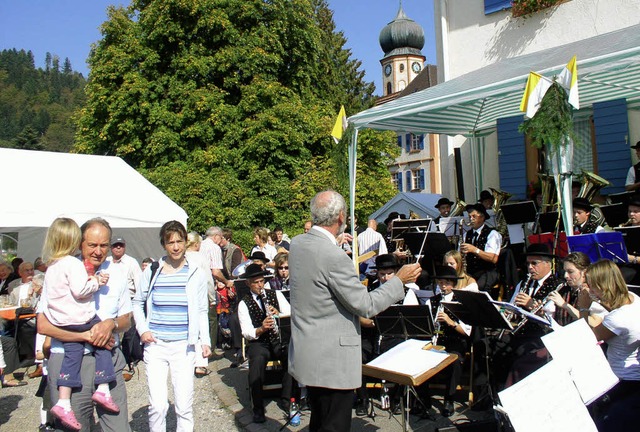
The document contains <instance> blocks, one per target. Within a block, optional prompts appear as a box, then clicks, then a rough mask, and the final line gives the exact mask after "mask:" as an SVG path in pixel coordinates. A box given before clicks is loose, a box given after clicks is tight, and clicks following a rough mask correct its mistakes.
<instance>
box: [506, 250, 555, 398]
mask: <svg viewBox="0 0 640 432" xmlns="http://www.w3.org/2000/svg"><path fill="white" fill-rule="evenodd" d="M525 256H526V263H527V272H528V275H527V278H526V279H525V280H523V281H521V282H520V283H518V285H517V286H516V290H515V292H514V294H513V296H512V297H511V303H512V304H515V305H516V306H520V307H521V308H523V309H525V310H527V311H532V310H534V309H536V308H537V307H538V306H539V305H540V303H541V302H542V301H544V300H545V298H546V297H547V295H549V293H550V292H551V291H553V290H555V289H557V288H558V287H559V286H560V285H561V284H562V282H563V281H562V280H560V279H558V278H557V277H556V276H555V275H554V274H553V273H552V271H551V269H552V263H553V259H554V258H555V255H553V254H552V253H551V249H550V248H549V246H548V245H546V244H544V243H533V244H531V245H529V247H528V248H527V251H526V253H525ZM555 310H556V308H555V304H554V303H553V302H547V304H545V305H544V307H543V308H542V309H541V310H540V311H538V314H539V315H542V314H543V313H547V314H549V315H551V316H553V315H554V313H555ZM548 329H549V328H548V327H545V326H542V325H540V324H536V323H535V322H532V321H531V320H528V321H527V323H526V324H525V325H524V326H523V327H522V328H521V329H520V330H518V332H517V333H516V334H514V335H512V337H511V340H510V341H509V346H510V350H509V352H510V355H509V356H508V357H507V359H508V361H507V366H508V365H511V367H510V370H509V368H508V367H507V368H503V369H502V370H504V371H506V370H509V375H508V377H507V378H506V386H507V387H508V386H509V385H511V384H513V383H515V382H517V381H520V380H521V379H522V378H524V377H526V376H527V375H529V374H530V373H531V372H533V371H535V370H536V369H538V368H539V367H540V366H542V365H543V364H545V363H547V361H548V360H549V359H548V355H547V353H546V351H544V350H543V349H544V344H543V343H542V339H540V338H541V337H542V336H544V335H545V334H546V333H547V332H548Z"/></svg>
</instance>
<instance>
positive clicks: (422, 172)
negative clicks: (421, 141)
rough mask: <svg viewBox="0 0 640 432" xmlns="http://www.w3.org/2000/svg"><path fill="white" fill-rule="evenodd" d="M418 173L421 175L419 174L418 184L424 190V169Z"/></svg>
mask: <svg viewBox="0 0 640 432" xmlns="http://www.w3.org/2000/svg"><path fill="white" fill-rule="evenodd" d="M423 138H424V136H423ZM418 174H419V175H418V183H420V184H419V185H418V187H419V188H420V189H421V190H424V169H421V170H420V171H419V172H418Z"/></svg>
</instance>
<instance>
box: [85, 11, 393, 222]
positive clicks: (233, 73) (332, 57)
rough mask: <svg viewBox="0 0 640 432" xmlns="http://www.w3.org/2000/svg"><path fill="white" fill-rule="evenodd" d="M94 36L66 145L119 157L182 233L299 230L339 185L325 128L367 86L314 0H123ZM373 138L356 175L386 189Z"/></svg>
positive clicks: (353, 107) (362, 101) (366, 98)
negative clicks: (161, 200)
mask: <svg viewBox="0 0 640 432" xmlns="http://www.w3.org/2000/svg"><path fill="white" fill-rule="evenodd" d="M101 30H102V39H101V40H100V41H98V43H97V44H96V45H95V46H94V48H93V50H92V52H91V54H90V57H89V59H88V63H89V65H90V67H91V75H90V80H89V82H88V84H87V87H86V94H87V103H86V105H85V107H84V108H83V109H82V110H81V111H80V113H79V116H78V123H77V125H78V133H77V135H76V150H77V151H79V152H85V153H95V154H111V155H118V156H120V157H123V158H124V159H125V160H126V161H127V162H128V163H130V164H131V165H132V166H134V167H136V168H138V169H140V170H141V172H142V173H143V174H144V175H145V176H147V178H149V179H150V180H151V181H152V182H154V183H155V184H156V185H158V186H159V187H161V188H162V189H163V190H164V191H165V192H166V193H167V194H168V195H169V196H170V197H172V198H173V199H174V200H175V201H176V202H178V204H180V205H182V206H183V207H184V208H185V210H187V212H188V213H189V215H190V224H191V228H195V229H200V230H202V229H204V228H206V227H207V226H208V225H210V224H211V223H213V222H215V223H217V224H220V225H226V226H230V227H231V228H234V229H236V230H238V229H250V228H251V227H252V226H255V225H266V226H271V227H272V226H273V225H276V224H277V225H282V226H285V227H294V226H295V227H298V226H299V225H300V223H301V221H302V220H304V219H305V218H306V217H307V215H306V211H307V207H308V201H309V199H310V197H311V196H312V195H313V194H314V193H315V192H317V191H318V190H320V189H323V188H325V187H337V188H339V187H340V184H338V182H337V181H336V172H337V171H338V168H339V167H337V166H336V164H335V163H334V162H333V161H332V158H331V157H330V156H331V153H332V149H333V141H332V140H331V138H330V137H329V133H330V131H331V128H332V125H333V122H334V120H335V116H336V114H337V112H338V110H339V107H340V105H341V104H344V105H345V106H347V107H348V109H349V110H350V112H351V113H353V112H356V111H358V110H360V109H364V108H366V107H368V106H370V104H371V100H372V93H373V85H372V84H370V83H366V82H364V76H363V73H362V72H361V71H359V70H358V69H359V67H360V64H359V62H357V61H354V60H351V59H350V52H348V51H347V50H345V49H344V47H343V46H344V43H345V39H344V36H343V35H341V34H340V33H335V26H334V24H333V22H332V14H331V11H330V10H329V9H328V7H327V4H326V2H325V1H324V0H271V1H268V2H267V1H263V0H189V1H184V0H164V1H152V0H133V1H132V3H131V5H130V6H129V7H127V8H122V7H118V8H116V7H110V8H109V10H108V20H107V21H106V22H105V23H104V24H103V25H102V28H101ZM378 137H380V135H378ZM365 141H366V139H365ZM374 141H375V144H372V148H375V151H372V153H371V154H372V155H375V154H377V155H378V156H377V158H376V157H373V156H372V157H371V158H369V160H368V163H371V164H372V165H371V167H370V168H371V169H367V170H366V172H365V173H364V174H363V175H364V176H367V175H369V176H372V177H374V178H375V181H374V183H375V182H379V183H380V184H382V185H383V186H382V187H381V189H380V190H382V191H386V190H387V188H386V185H387V184H389V185H390V182H389V175H388V173H387V172H386V169H385V162H386V161H385V160H384V158H383V157H382V156H381V155H382V154H383V153H384V152H383V151H382V150H381V148H383V147H384V148H385V149H386V148H387V147H389V146H388V145H386V144H384V142H382V141H381V140H380V139H377V140H376V139H372V142H374ZM390 142H391V143H393V142H395V139H393V140H390ZM365 145H366V142H365ZM343 163H344V164H346V163H347V161H346V157H345V158H344V160H343ZM378 168H381V170H379V169H378ZM315 170H322V172H321V173H316V172H314V171H315ZM382 171H384V173H383V175H381V173H382ZM387 198H388V197H385V198H384V199H383V201H382V202H384V200H386V199H387ZM378 205H379V203H378Z"/></svg>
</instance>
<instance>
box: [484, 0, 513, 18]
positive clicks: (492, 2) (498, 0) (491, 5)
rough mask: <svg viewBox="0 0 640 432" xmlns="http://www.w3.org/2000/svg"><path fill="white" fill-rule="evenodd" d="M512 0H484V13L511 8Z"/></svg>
mask: <svg viewBox="0 0 640 432" xmlns="http://www.w3.org/2000/svg"><path fill="white" fill-rule="evenodd" d="M511 1H512V0H484V14H485V15H489V14H492V13H494V12H499V11H501V10H504V9H510V8H511Z"/></svg>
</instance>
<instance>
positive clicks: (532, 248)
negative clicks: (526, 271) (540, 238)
mask: <svg viewBox="0 0 640 432" xmlns="http://www.w3.org/2000/svg"><path fill="white" fill-rule="evenodd" d="M525 255H526V256H531V255H536V256H543V257H549V258H555V257H556V256H555V255H554V254H552V253H551V249H550V248H549V245H548V244H546V243H533V244H530V245H529V247H528V248H527V251H526V252H525Z"/></svg>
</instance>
